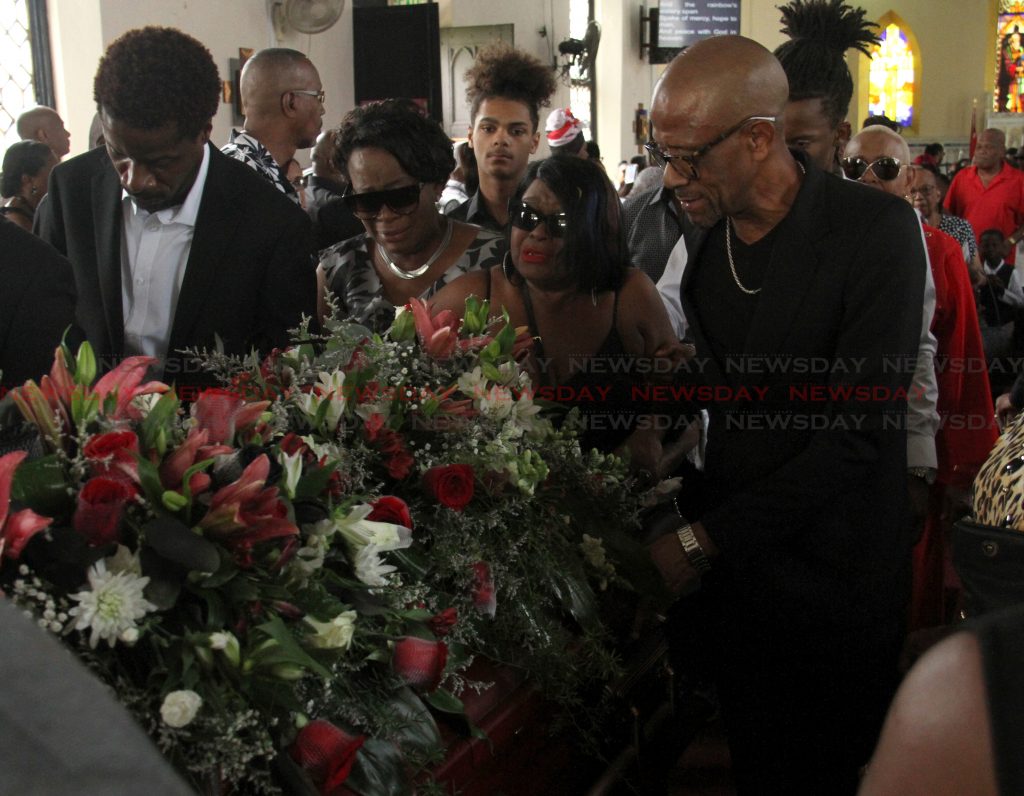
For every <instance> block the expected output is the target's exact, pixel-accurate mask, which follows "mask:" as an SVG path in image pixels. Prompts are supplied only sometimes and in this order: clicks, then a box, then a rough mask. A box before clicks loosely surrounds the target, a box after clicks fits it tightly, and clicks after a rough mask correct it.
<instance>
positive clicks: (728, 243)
mask: <svg viewBox="0 0 1024 796" xmlns="http://www.w3.org/2000/svg"><path fill="white" fill-rule="evenodd" d="M796 165H797V166H799V167H800V176H801V177H803V176H805V175H806V174H807V169H805V168H804V164H803V163H801V162H800V161H799V160H798V161H797V162H796ZM731 230H732V219H731V218H730V217H729V216H726V217H725V253H726V256H728V258H729V270H730V271H732V281H733V282H735V283H736V287H738V288H739V289H740V290H742V291H743V292H744V293H746V294H747V295H748V296H756V295H757V294H758V293H760V292H761V288H757V289H756V290H751V289H750V288H748V287H744V286H743V283H742V282H740V277H739V274H737V273H736V263H734V262H733V259H732V234H731Z"/></svg>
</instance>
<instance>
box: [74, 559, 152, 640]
mask: <svg viewBox="0 0 1024 796" xmlns="http://www.w3.org/2000/svg"><path fill="white" fill-rule="evenodd" d="M147 583H149V578H140V577H138V576H137V575H134V574H132V573H131V572H116V573H114V572H108V571H107V564H106V562H105V561H97V562H96V563H95V564H93V565H92V567H90V568H89V586H90V588H89V590H88V591H80V592H78V593H77V594H72V595H71V599H72V600H77V601H78V605H76V606H75V607H74V608H72V609H71V610H70V611H68V613H69V614H70V615H71V616H75V617H78V619H77V621H76V622H75V630H91V633H90V634H89V646H90V647H93V648H95V647H96V645H97V644H99V642H100V639H104V640H105V641H106V642H107V643H108V644H109V645H110V646H114V644H115V643H116V642H117V640H118V639H119V638H120V637H121V634H122V633H124V632H125V631H126V630H129V629H132V628H137V627H138V626H137V624H136V622H137V621H138V620H139V619H142V617H144V616H145V615H146V614H147V613H148V612H150V611H155V610H156V606H155V605H153V604H152V603H151V602H149V600H147V599H146V598H145V597H144V596H143V593H142V591H143V589H145V588H146V584H147Z"/></svg>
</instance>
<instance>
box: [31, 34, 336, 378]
mask: <svg viewBox="0 0 1024 796" xmlns="http://www.w3.org/2000/svg"><path fill="white" fill-rule="evenodd" d="M94 93H95V96H96V101H97V105H98V107H99V117H100V121H101V124H102V127H103V133H104V137H105V140H106V151H104V150H101V149H95V150H93V151H91V152H87V153H86V154H84V155H81V156H79V157H77V158H74V159H72V160H70V161H68V162H67V163H64V164H61V165H60V166H59V168H58V169H55V170H54V173H53V174H52V176H51V180H50V191H49V195H48V196H47V199H46V201H45V203H44V204H43V205H42V206H41V207H40V210H39V212H38V213H37V232H38V233H39V235H40V236H41V237H42V238H43V239H44V240H46V241H48V242H49V243H51V244H53V245H54V246H55V247H56V248H57V249H58V250H59V251H60V252H62V253H63V254H65V255H66V256H67V257H68V259H69V260H70V261H71V263H72V266H73V267H74V272H75V283H76V286H77V290H78V309H77V314H76V317H77V320H78V323H79V325H80V326H81V327H82V329H83V330H84V332H85V334H86V336H87V337H88V339H89V341H90V342H91V343H92V345H93V347H94V348H95V349H96V353H97V356H98V357H100V359H101V362H102V365H103V366H104V367H108V368H109V367H110V366H111V365H112V364H113V363H114V362H116V360H117V359H119V358H120V357H123V356H126V355H131V354H140V353H141V354H150V355H154V356H157V357H159V358H161V359H162V360H164V370H163V376H164V378H165V379H166V380H169V381H171V380H173V381H176V382H177V383H178V385H179V386H191V385H195V384H197V383H200V384H201V383H203V382H204V381H205V379H204V378H203V377H202V376H201V375H200V374H199V373H197V372H196V370H197V369H196V368H195V366H194V365H193V364H192V363H189V362H187V361H186V360H185V359H184V358H182V357H181V356H179V355H178V354H177V353H176V352H178V351H180V350H181V349H183V348H187V347H209V348H213V347H215V346H217V345H219V344H222V345H223V350H224V351H225V352H227V353H230V354H245V353H248V351H249V350H250V349H252V348H256V349H257V350H259V351H261V352H267V351H269V350H270V349H271V348H273V347H274V346H281V345H285V344H287V343H288V339H289V337H288V330H289V329H290V328H293V327H295V326H297V325H298V324H299V321H300V318H301V316H302V315H303V314H304V313H305V314H307V315H313V314H314V313H313V309H314V306H315V300H316V276H315V271H314V265H313V261H312V257H311V255H312V238H311V234H310V227H309V221H308V219H307V217H306V215H305V214H304V213H303V212H302V210H301V209H299V208H298V207H297V206H296V205H294V204H293V203H292V202H290V201H288V199H286V198H285V197H284V196H283V195H281V194H279V193H278V192H277V191H275V190H274V189H273V188H272V187H270V186H269V185H267V184H266V183H265V182H264V181H263V180H262V179H261V178H260V177H259V176H258V175H256V174H255V173H254V172H253V171H252V170H251V169H249V168H247V167H246V166H244V165H243V164H241V163H237V162H235V161H232V160H230V159H229V158H227V157H225V156H223V155H221V154H220V152H218V151H217V150H216V149H215V148H214V147H212V146H210V145H209V137H210V130H211V128H212V124H211V118H212V116H213V114H214V112H215V111H216V109H217V102H218V99H219V93H220V79H219V77H218V75H217V68H216V66H215V65H214V63H213V59H212V58H211V56H210V53H209V51H208V50H206V48H205V47H203V45H202V44H200V43H199V42H198V41H196V40H195V39H192V38H191V37H189V36H186V35H185V34H183V33H181V32H180V31H177V30H173V29H171V28H143V29H141V30H135V31H129V32H128V33H126V34H125V35H124V36H122V37H121V38H120V39H118V40H117V41H115V42H114V43H113V44H112V45H111V46H110V48H109V49H108V50H107V53H106V54H105V55H104V57H103V59H102V60H101V61H100V65H99V69H98V70H97V73H96V79H95V85H94ZM126 277H127V278H126Z"/></svg>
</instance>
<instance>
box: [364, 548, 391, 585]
mask: <svg viewBox="0 0 1024 796" xmlns="http://www.w3.org/2000/svg"><path fill="white" fill-rule="evenodd" d="M355 570H356V577H357V578H359V580H361V581H362V582H363V583H365V584H366V585H367V586H387V585H388V580H387V576H388V575H390V574H391V573H392V572H394V571H395V567H393V566H391V565H390V564H385V563H384V561H383V560H382V559H381V557H380V548H379V547H377V546H376V545H373V544H368V545H366V547H363V548H361V549H360V550H359V552H357V553H356V560H355Z"/></svg>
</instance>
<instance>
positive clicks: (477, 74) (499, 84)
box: [465, 44, 556, 132]
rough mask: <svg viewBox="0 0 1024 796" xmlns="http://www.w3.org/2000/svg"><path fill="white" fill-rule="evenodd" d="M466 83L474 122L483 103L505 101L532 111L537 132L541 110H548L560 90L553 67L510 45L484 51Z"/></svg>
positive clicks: (471, 117) (496, 46)
mask: <svg viewBox="0 0 1024 796" xmlns="http://www.w3.org/2000/svg"><path fill="white" fill-rule="evenodd" d="M465 79H466V86H467V88H466V99H467V101H468V102H469V105H470V114H469V118H470V120H471V121H475V120H476V114H477V111H479V110H480V103H482V102H483V101H484V100H486V99H491V98H492V97H501V98H502V99H509V100H515V101H516V102H521V103H523V104H524V105H525V106H526V107H527V108H529V109H530V121H531V122H532V123H533V132H537V127H538V126H539V124H540V109H541V108H542V107H545V108H546V107H547V106H548V104H549V100H550V98H551V95H552V94H554V93H555V88H556V85H555V74H554V71H553V70H552V69H551V67H548V66H545V65H544V64H542V63H541V62H540V61H539V60H537V59H536V58H534V57H533V56H532V55H527V54H526V53H524V52H521V51H519V50H516V49H513V48H512V47H509V46H508V45H506V44H493V45H491V46H489V47H484V48H483V49H482V50H480V52H479V53H478V54H477V57H476V61H475V62H474V64H473V66H471V67H470V68H469V69H468V70H466V78H465Z"/></svg>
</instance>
